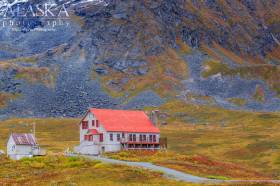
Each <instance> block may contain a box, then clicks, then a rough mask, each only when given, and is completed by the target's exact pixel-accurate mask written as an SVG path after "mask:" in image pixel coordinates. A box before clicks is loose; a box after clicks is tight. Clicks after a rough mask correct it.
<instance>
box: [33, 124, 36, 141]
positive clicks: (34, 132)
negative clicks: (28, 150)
mask: <svg viewBox="0 0 280 186" xmlns="http://www.w3.org/2000/svg"><path fill="white" fill-rule="evenodd" d="M32 125H33V130H32V132H33V136H34V138H35V139H36V136H35V135H36V123H35V122H33V123H32Z"/></svg>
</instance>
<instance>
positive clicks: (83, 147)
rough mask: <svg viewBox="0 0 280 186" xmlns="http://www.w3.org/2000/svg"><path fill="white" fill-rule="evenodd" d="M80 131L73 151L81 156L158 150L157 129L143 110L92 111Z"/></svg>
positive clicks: (89, 111)
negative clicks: (131, 150)
mask: <svg viewBox="0 0 280 186" xmlns="http://www.w3.org/2000/svg"><path fill="white" fill-rule="evenodd" d="M79 128H80V145H79V146H77V147H75V151H76V152H78V153H81V154H92V155H98V154H101V153H103V152H117V151H120V150H122V149H125V150H126V149H146V150H155V149H159V148H160V144H159V139H160V130H159V128H158V127H156V126H155V125H154V124H153V123H152V121H151V120H150V119H149V117H148V116H147V115H146V114H145V112H143V111H130V110H111V109H94V108H92V109H89V110H88V111H87V113H86V114H85V116H84V117H83V118H82V120H81V121H80V123H79Z"/></svg>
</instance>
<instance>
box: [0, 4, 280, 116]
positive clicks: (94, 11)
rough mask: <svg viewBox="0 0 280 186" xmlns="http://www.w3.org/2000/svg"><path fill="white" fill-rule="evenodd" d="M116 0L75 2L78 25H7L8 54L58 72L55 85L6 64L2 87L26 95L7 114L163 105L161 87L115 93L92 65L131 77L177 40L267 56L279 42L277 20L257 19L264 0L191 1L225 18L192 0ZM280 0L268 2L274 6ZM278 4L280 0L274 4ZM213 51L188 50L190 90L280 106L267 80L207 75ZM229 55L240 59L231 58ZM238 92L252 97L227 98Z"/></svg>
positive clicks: (0, 33)
mask: <svg viewBox="0 0 280 186" xmlns="http://www.w3.org/2000/svg"><path fill="white" fill-rule="evenodd" d="M108 2H109V5H108V6H107V7H98V6H95V5H93V4H91V3H90V2H89V3H83V4H77V5H75V6H74V7H72V9H71V10H73V11H74V13H75V14H76V16H78V17H79V19H81V20H82V22H83V23H80V22H79V21H77V20H74V19H73V20H72V21H71V24H70V27H63V26H62V27H58V28H57V30H56V31H55V32H12V31H11V30H9V29H0V45H1V47H0V61H4V60H7V59H15V61H16V64H17V65H18V68H23V67H26V68H41V67H46V68H48V69H50V72H51V73H54V76H55V78H53V85H52V86H47V85H46V84H44V83H42V82H33V83H31V82H28V81H26V80H24V79H22V78H19V77H17V71H16V69H15V68H13V67H11V68H8V69H0V91H1V92H9V93H19V94H21V97H20V98H19V99H17V100H15V101H13V102H11V103H10V105H9V106H8V107H7V108H5V109H2V110H1V111H0V116H1V117H2V116H6V115H17V116H39V117H49V116H54V117H56V116H68V117H69V116H70V117H75V116H79V115H81V114H82V113H83V112H84V111H85V109H87V108H88V107H104V108H109V107H110V108H121V107H123V108H134V109H135V108H143V107H145V106H159V105H161V104H163V103H164V101H165V98H160V97H159V96H158V95H157V94H156V93H155V92H153V91H144V92H141V93H139V95H138V96H136V97H135V98H132V99H131V100H129V101H128V100H126V99H127V98H126V97H121V98H112V97H111V96H109V95H108V94H107V93H106V92H104V90H103V89H102V86H101V84H100V82H99V81H98V78H97V79H94V78H93V77H92V72H93V71H95V72H96V74H98V75H99V76H110V75H111V74H110V72H117V73H121V74H125V75H126V77H134V76H145V75H146V74H148V73H149V72H150V70H151V69H150V66H149V62H148V60H147V59H148V58H149V57H153V56H158V55H160V54H162V53H163V52H165V50H166V49H167V48H172V49H175V50H176V49H178V48H179V46H178V45H177V43H176V39H180V40H182V41H183V42H185V43H187V44H188V45H189V46H191V47H193V48H197V50H199V47H200V46H201V44H202V43H204V44H208V46H209V47H211V46H212V44H213V42H215V43H218V44H219V45H221V46H223V47H225V48H226V49H228V50H231V51H233V52H235V53H236V54H240V53H245V54H250V55H252V56H256V55H259V54H260V57H261V58H265V57H266V55H267V54H268V53H269V52H270V51H271V50H272V49H274V48H275V47H276V45H277V43H276V42H275V41H276V40H277V39H280V34H279V25H277V23H271V24H265V23H260V22H259V21H258V20H259V19H254V17H256V16H260V15H257V13H258V12H257V11H256V10H257V9H258V6H259V5H258V4H256V3H254V2H253V1H247V0H242V1H240V2H239V1H234V2H233V1H226V2H225V5H226V7H228V8H231V9H232V11H230V12H228V11H225V9H223V7H222V5H221V3H219V2H218V1H216V0H207V1H189V3H191V5H192V7H193V8H194V9H198V10H199V9H203V11H209V12H214V13H213V17H215V16H216V17H219V21H220V22H223V21H224V22H225V23H224V24H219V22H218V21H217V20H215V19H211V20H209V19H207V18H205V17H201V14H199V13H197V12H199V11H192V9H191V8H190V5H189V4H187V3H188V2H187V1H184V0H169V1H164V0H158V1H154V0H148V1H128V0H127V1H122V0H110V1H108ZM273 2H274V1H272V0H271V1H267V3H270V4H271V5H272V4H273ZM75 3H78V1H76V2H75ZM240 3H241V4H240ZM278 4H279V3H277V2H276V3H275V5H273V6H270V7H272V8H273V7H274V6H275V7H277V6H278ZM265 11H267V10H265ZM239 13H240V14H242V15H243V16H245V17H246V18H248V19H246V20H247V21H248V23H243V22H236V21H235V20H234V17H235V16H238V15H239ZM38 21H39V22H38ZM35 23H36V24H35ZM36 26H37V27H38V26H44V25H41V24H40V20H36V21H35V22H34V25H32V27H36ZM29 29H30V28H29ZM243 36H244V37H245V36H248V38H249V39H248V38H244V37H243ZM273 36H274V37H275V38H273ZM34 55H36V56H39V57H38V60H37V61H36V62H35V63H28V62H24V61H20V60H19V57H28V56H34ZM205 58H207V56H205V55H204V54H202V53H200V52H194V53H192V54H190V55H188V56H185V60H186V61H187V62H188V65H189V68H190V74H191V75H190V76H191V78H190V79H187V80H186V81H185V82H184V83H185V85H186V88H187V89H189V91H191V92H193V93H198V94H201V95H206V96H211V97H213V98H214V99H215V101H216V102H217V104H218V105H220V106H223V107H226V108H234V109H253V110H269V111H271V110H273V111H274V110H280V108H279V99H278V98H276V96H275V95H274V94H273V92H272V91H271V90H269V88H268V87H267V86H266V85H265V83H264V82H262V81H261V80H259V79H256V80H250V81H249V80H248V81H246V80H244V79H241V78H238V77H235V78H232V79H231V78H224V79H219V77H211V78H209V79H203V78H201V69H202V65H203V61H204V59H205ZM224 60H225V62H226V63H228V64H230V65H232V64H233V62H231V61H230V60H229V59H224ZM46 76H49V75H46ZM45 78H49V77H45ZM128 81H129V79H128V78H123V79H121V80H116V79H114V78H113V80H110V81H108V82H106V83H107V85H108V86H109V87H111V88H112V89H114V90H116V91H122V86H123V85H125V84H126V83H127V82H128ZM256 84H260V85H262V86H263V87H264V89H265V92H266V95H267V97H270V98H267V99H266V102H265V103H257V102H254V101H253V100H252V99H251V98H250V96H251V95H252V94H253V91H254V88H255V86H256ZM240 87H241V88H240ZM231 97H240V98H244V99H247V100H249V102H248V104H246V105H245V106H244V107H242V108H236V107H233V106H232V105H231V104H230V103H228V102H227V101H225V100H226V99H228V98H231ZM127 102H128V103H127ZM124 103H127V104H124Z"/></svg>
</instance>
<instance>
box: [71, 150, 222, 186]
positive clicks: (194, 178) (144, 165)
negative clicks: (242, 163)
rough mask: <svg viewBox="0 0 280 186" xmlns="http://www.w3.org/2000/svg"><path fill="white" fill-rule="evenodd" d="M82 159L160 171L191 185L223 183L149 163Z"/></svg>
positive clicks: (100, 158)
mask: <svg viewBox="0 0 280 186" xmlns="http://www.w3.org/2000/svg"><path fill="white" fill-rule="evenodd" d="M69 156H77V155H72V154H71V155H69ZM81 156H82V157H85V158H89V159H91V160H99V161H102V162H105V163H112V164H120V165H127V166H134V167H142V168H145V169H149V170H152V171H160V172H163V173H164V175H165V176H167V177H168V178H173V179H176V180H180V181H185V182H190V183H211V184H213V183H222V182H223V181H222V180H215V179H207V178H202V177H198V176H193V175H191V174H187V173H184V172H180V171H177V170H174V169H170V168H166V167H162V166H157V165H153V164H151V163H147V162H128V161H121V160H115V159H109V158H104V157H100V156H89V155H81Z"/></svg>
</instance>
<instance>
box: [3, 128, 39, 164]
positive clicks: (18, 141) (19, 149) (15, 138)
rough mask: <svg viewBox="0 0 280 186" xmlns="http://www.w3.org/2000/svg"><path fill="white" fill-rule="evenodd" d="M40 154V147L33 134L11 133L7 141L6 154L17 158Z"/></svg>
mask: <svg viewBox="0 0 280 186" xmlns="http://www.w3.org/2000/svg"><path fill="white" fill-rule="evenodd" d="M39 154H40V148H39V146H38V144H37V142H36V139H35V137H34V135H33V134H30V133H25V134H19V133H12V134H11V135H10V137H9V140H8V142H7V155H8V156H9V157H10V158H11V159H15V160H19V159H21V158H24V157H33V156H34V155H39Z"/></svg>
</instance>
